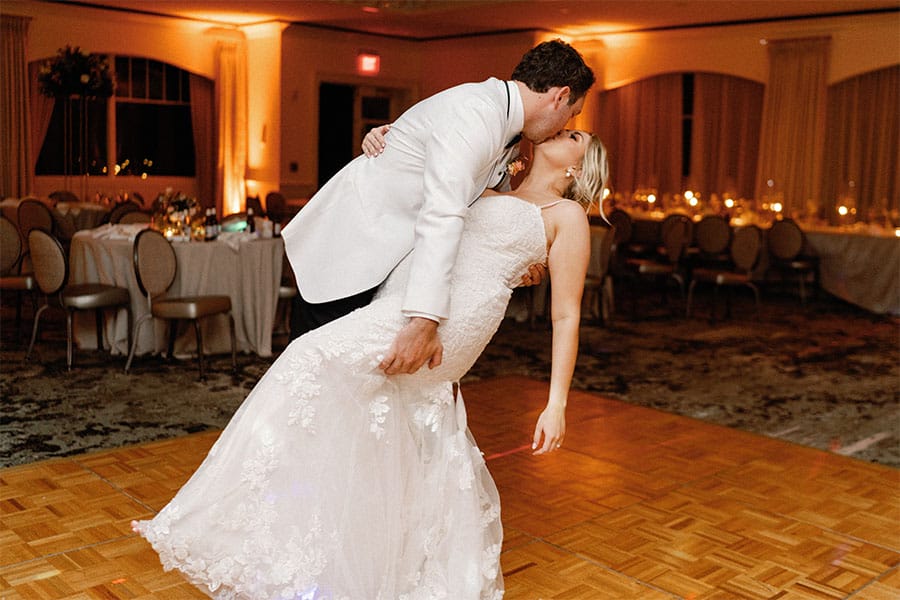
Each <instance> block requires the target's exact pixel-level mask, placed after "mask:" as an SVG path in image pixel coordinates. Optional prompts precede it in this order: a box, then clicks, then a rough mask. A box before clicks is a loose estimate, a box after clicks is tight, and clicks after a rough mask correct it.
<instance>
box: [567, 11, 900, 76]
mask: <svg viewBox="0 0 900 600" xmlns="http://www.w3.org/2000/svg"><path fill="white" fill-rule="evenodd" d="M898 26H900V17H898V15H897V14H896V13H893V14H888V15H865V16H854V17H833V18H826V19H803V20H797V21H782V22H773V23H756V24H748V25H734V26H726V27H702V28H692V29H678V30H668V31H652V32H641V33H627V34H610V35H600V36H583V37H580V38H578V39H576V40H575V41H574V44H575V45H576V46H577V47H578V48H579V49H580V50H582V52H584V53H585V54H595V53H596V54H597V55H600V56H602V57H603V60H605V64H603V65H597V66H599V67H600V68H599V69H597V70H598V71H599V72H601V73H602V74H603V78H602V80H601V81H600V89H613V88H617V87H620V86H622V85H626V84H628V83H632V82H634V81H637V80H639V79H644V78H646V77H651V76H653V75H659V74H662V73H672V72H680V71H706V72H712V73H723V74H729V75H737V76H739V77H744V78H746V79H751V80H753V81H758V82H760V83H765V82H766V80H767V79H768V55H767V50H766V46H765V45H764V44H762V43H760V40H775V39H785V38H803V37H817V36H829V37H831V40H832V51H831V63H830V66H829V75H828V83H829V84H832V83H835V82H837V81H841V80H843V79H846V78H848V77H852V76H855V75H859V74H861V73H865V72H868V71H872V70H875V69H879V68H882V67H887V66H890V65H893V64H897V63H898V62H900V44H898V41H897V40H898V38H897V32H898ZM592 66H594V65H592Z"/></svg>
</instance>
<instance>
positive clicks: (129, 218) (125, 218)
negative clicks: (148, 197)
mask: <svg viewBox="0 0 900 600" xmlns="http://www.w3.org/2000/svg"><path fill="white" fill-rule="evenodd" d="M149 222H150V213H147V212H144V211H142V210H132V211H129V212H127V213H125V214H124V215H122V216H121V217H119V225H128V224H130V223H149Z"/></svg>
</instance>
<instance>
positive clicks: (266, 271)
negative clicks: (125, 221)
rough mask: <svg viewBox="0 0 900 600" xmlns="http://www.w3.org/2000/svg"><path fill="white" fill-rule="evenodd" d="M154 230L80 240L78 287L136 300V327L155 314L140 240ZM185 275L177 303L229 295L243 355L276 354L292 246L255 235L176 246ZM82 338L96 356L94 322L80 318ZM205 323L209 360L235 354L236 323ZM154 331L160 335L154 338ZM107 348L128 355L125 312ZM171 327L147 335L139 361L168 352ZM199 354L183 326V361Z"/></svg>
mask: <svg viewBox="0 0 900 600" xmlns="http://www.w3.org/2000/svg"><path fill="white" fill-rule="evenodd" d="M142 227H146V225H115V226H110V225H105V226H103V227H100V228H98V229H94V230H91V231H81V232H78V233H76V234H75V236H74V237H73V238H72V247H71V251H70V252H71V254H70V258H69V263H70V266H69V268H70V271H71V273H70V281H72V282H73V283H82V282H100V283H109V284H113V285H118V286H122V287H127V288H128V290H129V291H130V292H131V309H132V312H133V315H134V319H135V320H137V319H138V318H139V317H140V315H142V314H146V312H147V301H146V299H145V298H144V297H143V296H142V294H141V291H140V288H138V285H137V279H136V278H135V275H134V259H133V244H134V242H133V239H134V235H136V233H137V232H138V231H139V230H140V229H141V228H142ZM172 246H173V248H174V249H175V256H176V258H177V261H178V271H177V274H176V276H175V281H174V282H173V283H172V287H171V288H169V292H168V295H170V296H195V295H205V294H220V295H227V296H229V297H230V298H231V308H232V313H233V315H234V321H235V334H236V339H237V347H238V350H240V351H241V352H255V353H256V354H258V355H259V356H271V354H272V326H273V323H274V318H275V307H276V304H277V303H278V287H279V283H280V281H281V266H282V256H283V253H284V244H283V243H282V240H281V239H280V238H272V239H255V238H252V237H250V235H249V234H243V233H239V234H229V237H228V239H224V238H220V239H219V240H217V241H214V242H174V243H173V244H172ZM78 317H80V319H79V320H77V321H76V330H75V338H76V340H77V342H78V345H79V347H82V348H96V341H95V339H96V334H95V333H94V325H93V315H91V314H86V315H78ZM201 323H202V332H203V347H204V350H205V351H206V353H209V354H217V353H227V352H230V349H231V342H230V337H229V333H228V319H227V317H225V316H224V315H218V316H214V317H210V318H208V319H204V320H202V321H201ZM151 330H154V331H155V335H151V333H150V332H151ZM105 335H106V338H107V341H106V343H107V344H111V346H112V353H113V354H127V353H128V327H127V318H126V313H125V311H124V310H122V311H119V313H118V314H117V315H116V316H115V317H114V318H108V319H107V325H106V332H105ZM166 345H167V327H166V323H164V322H161V321H158V320H157V321H155V322H154V325H152V326H151V325H150V324H146V325H143V326H142V327H141V334H140V338H139V341H138V347H137V353H138V354H146V353H149V352H162V351H165V349H166ZM195 351H196V342H195V340H194V332H193V328H192V327H187V326H183V328H182V330H181V331H180V333H179V337H178V339H177V340H176V343H175V353H176V355H178V354H191V353H194V352H195Z"/></svg>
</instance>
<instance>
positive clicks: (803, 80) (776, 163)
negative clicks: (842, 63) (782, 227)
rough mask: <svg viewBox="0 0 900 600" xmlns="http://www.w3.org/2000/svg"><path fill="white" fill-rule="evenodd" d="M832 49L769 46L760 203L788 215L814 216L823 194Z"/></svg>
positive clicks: (821, 43) (822, 43)
mask: <svg viewBox="0 0 900 600" xmlns="http://www.w3.org/2000/svg"><path fill="white" fill-rule="evenodd" d="M829 43H830V40H829V39H828V38H810V39H801V40H779V41H772V42H769V82H768V85H767V86H766V93H765V99H764V101H763V113H762V127H761V130H760V145H759V166H758V168H757V175H756V197H757V201H762V202H765V201H766V200H767V199H769V200H770V201H772V200H776V199H777V200H778V201H780V202H782V204H783V206H784V210H785V212H786V213H787V214H791V213H793V212H795V211H800V212H804V211H806V210H808V208H807V207H808V206H809V205H812V204H815V203H817V202H818V201H819V198H820V194H821V180H822V160H823V157H824V148H825V103H826V86H827V79H826V76H827V73H828V49H829ZM769 182H771V184H769Z"/></svg>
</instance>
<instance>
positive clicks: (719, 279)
mask: <svg viewBox="0 0 900 600" xmlns="http://www.w3.org/2000/svg"><path fill="white" fill-rule="evenodd" d="M746 283H750V276H749V275H747V274H746V273H719V274H718V275H716V284H717V285H743V284H746Z"/></svg>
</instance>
